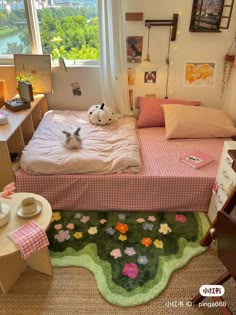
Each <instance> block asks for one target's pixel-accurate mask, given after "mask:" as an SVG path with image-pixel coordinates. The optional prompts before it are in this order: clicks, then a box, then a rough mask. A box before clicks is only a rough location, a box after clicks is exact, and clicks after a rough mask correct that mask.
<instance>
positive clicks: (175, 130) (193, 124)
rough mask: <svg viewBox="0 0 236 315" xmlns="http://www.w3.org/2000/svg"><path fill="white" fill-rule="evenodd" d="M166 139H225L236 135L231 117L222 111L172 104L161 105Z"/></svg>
mask: <svg viewBox="0 0 236 315" xmlns="http://www.w3.org/2000/svg"><path fill="white" fill-rule="evenodd" d="M161 107H162V108H163V110H164V115H165V126H166V138H167V139H173V138H224V137H232V136H233V135H236V128H235V126H234V123H233V122H232V120H231V119H230V118H229V116H228V115H227V114H226V113H225V112H224V111H223V110H220V109H216V108H211V107H202V106H200V107H195V106H183V105H179V104H172V106H167V105H161Z"/></svg>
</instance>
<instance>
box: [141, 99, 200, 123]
mask: <svg viewBox="0 0 236 315" xmlns="http://www.w3.org/2000/svg"><path fill="white" fill-rule="evenodd" d="M138 102H139V107H140V114H139V117H138V121H137V127H138V128H144V127H163V126H165V120H164V112H163V110H162V108H161V104H182V105H192V106H199V105H200V102H198V101H184V100H175V99H165V98H164V99H163V98H152V97H139V98H138Z"/></svg>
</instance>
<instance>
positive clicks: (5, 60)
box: [0, 0, 100, 67]
mask: <svg viewBox="0 0 236 315" xmlns="http://www.w3.org/2000/svg"><path fill="white" fill-rule="evenodd" d="M24 7H25V16H26V21H27V26H28V32H29V40H30V46H31V51H32V52H31V53H32V54H43V52H42V45H41V39H40V31H39V22H38V15H37V10H36V6H35V1H34V0H24ZM0 65H3V66H7V65H14V56H13V55H0ZM55 66H56V65H54V64H53V61H52V67H55ZM66 66H67V67H84V66H86V67H87V66H89V67H97V66H100V61H99V60H82V59H78V60H76V63H74V61H72V60H66Z"/></svg>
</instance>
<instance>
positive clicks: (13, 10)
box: [0, 0, 99, 63]
mask: <svg viewBox="0 0 236 315" xmlns="http://www.w3.org/2000/svg"><path fill="white" fill-rule="evenodd" d="M28 26H29V27H28ZM28 30H29V31H28ZM15 53H17V54H21V53H44V54H51V55H52V59H58V58H60V57H61V58H64V59H69V60H72V61H73V63H76V60H98V59H99V40H98V18H97V0H26V2H25V6H24V1H23V0H18V1H14V2H13V1H9V0H0V55H1V56H0V57H3V55H7V56H9V55H10V56H12V55H13V54H15Z"/></svg>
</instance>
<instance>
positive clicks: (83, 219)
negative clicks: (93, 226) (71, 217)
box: [80, 215, 89, 223]
mask: <svg viewBox="0 0 236 315" xmlns="http://www.w3.org/2000/svg"><path fill="white" fill-rule="evenodd" d="M88 221H89V217H88V216H85V215H83V217H82V219H80V222H83V223H87V222H88Z"/></svg>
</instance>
